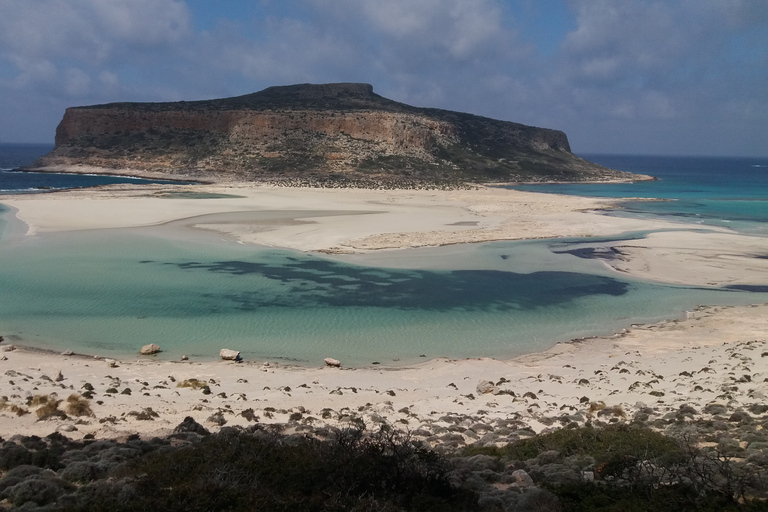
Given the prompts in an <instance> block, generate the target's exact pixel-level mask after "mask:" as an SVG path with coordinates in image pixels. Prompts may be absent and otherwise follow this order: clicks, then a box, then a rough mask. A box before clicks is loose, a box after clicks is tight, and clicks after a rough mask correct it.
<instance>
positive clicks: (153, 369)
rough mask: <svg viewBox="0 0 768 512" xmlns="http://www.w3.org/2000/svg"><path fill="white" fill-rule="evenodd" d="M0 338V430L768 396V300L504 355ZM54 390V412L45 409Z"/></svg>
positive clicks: (435, 438) (506, 419) (395, 420)
mask: <svg viewBox="0 0 768 512" xmlns="http://www.w3.org/2000/svg"><path fill="white" fill-rule="evenodd" d="M0 347H2V348H0V350H2V352H0V359H1V360H0V389H2V390H3V391H2V395H3V397H2V398H0V436H2V437H6V438H7V437H8V436H12V435H14V434H18V433H24V434H26V435H32V434H36V435H41V436H43V435H48V434H50V433H52V432H54V431H59V432H62V433H65V435H67V436H68V437H70V438H73V439H81V438H83V437H84V436H89V437H90V436H94V437H96V438H110V439H121V438H125V437H126V436H128V435H131V434H140V435H141V436H142V437H145V438H147V437H152V436H155V435H164V434H168V433H170V432H171V431H172V429H173V428H174V427H175V426H176V425H178V424H179V423H181V422H182V420H183V419H184V418H185V417H186V416H191V417H193V418H194V419H195V420H196V421H198V422H199V423H201V424H203V425H205V426H206V428H209V429H211V430H213V431H215V430H216V429H217V428H218V427H220V426H223V425H227V426H247V425H252V424H254V423H255V422H260V423H270V424H272V423H276V424H281V425H284V427H285V428H286V431H289V432H302V431H308V430H312V429H314V428H318V427H322V426H345V425H349V424H350V423H353V422H357V421H363V422H365V423H366V424H367V425H369V426H372V427H375V426H376V425H377V424H380V423H382V422H387V423H390V424H392V425H395V426H397V427H400V428H402V429H407V430H409V431H411V432H412V434H413V435H414V436H415V437H416V438H418V439H423V440H426V441H427V442H429V443H430V444H432V445H433V446H436V447H440V446H444V447H458V446H463V445H465V444H471V443H480V444H483V445H485V444H499V443H505V442H509V441H512V440H516V439H519V438H521V437H525V436H530V435H533V434H534V433H540V432H543V431H547V430H548V429H552V428H557V427H561V426H564V425H569V424H577V425H583V424H585V423H587V422H604V423H615V422H629V421H632V420H633V419H634V420H636V419H637V418H638V416H640V417H642V419H643V420H644V421H647V422H650V423H651V424H654V423H653V422H654V421H656V422H657V423H658V422H661V424H664V423H665V422H666V423H670V424H671V423H675V424H678V425H679V424H680V423H681V422H682V424H685V422H691V421H694V420H701V419H712V420H719V421H724V422H726V423H727V422H728V421H729V418H736V419H733V420H731V421H737V422H739V421H741V420H743V419H744V418H745V417H748V418H749V419H750V420H751V419H752V418H753V417H757V416H759V414H756V413H759V411H758V410H757V409H758V408H759V407H762V405H763V404H765V401H766V397H767V396H768V305H766V304H764V305H753V306H745V307H701V308H699V309H697V310H696V311H692V312H689V313H688V314H687V315H686V317H685V318H683V319H679V320H668V321H664V322H661V323H657V324H653V325H643V326H633V327H632V328H630V329H627V330H626V331H624V332H622V333H619V334H616V335H614V336H611V337H604V338H591V339H585V340H577V341H573V342H570V343H562V344H559V345H557V346H555V347H554V348H553V349H551V350H549V351H547V352H544V353H540V354H531V355H527V356H523V357H519V358H516V359H513V360H509V361H499V360H493V359H485V358H483V359H468V360H448V359H435V360H431V361H428V362H425V363H423V364H420V365H416V366H411V367H403V368H396V369H385V368H379V367H376V366H372V367H368V368H354V369H353V368H345V367H344V366H343V361H342V367H341V368H332V367H329V366H326V365H324V363H323V362H322V361H318V365H317V367H315V368H300V367H290V366H284V365H280V364H276V363H273V362H264V361H245V362H242V363H236V362H225V361H217V362H196V361H184V362H182V361H179V362H168V361H164V362H163V361H158V360H156V359H155V358H154V357H153V356H138V355H137V356H136V359H131V360H123V361H114V360H105V359H94V358H93V357H83V356H62V355H59V354H50V353H43V352H39V351H27V350H24V349H21V348H17V349H15V350H9V345H8V343H7V342H4V343H2V344H0ZM137 351H138V347H137ZM73 394H78V395H85V396H86V397H90V399H88V404H89V405H90V407H89V409H90V411H87V408H79V409H78V408H77V407H73V406H72V405H71V404H72V403H73V401H74V399H70V401H67V400H68V398H69V397H70V396H71V395H73ZM35 397H38V398H35ZM40 397H46V398H40ZM57 401H61V402H60V403H59V404H58V410H59V411H61V413H58V412H55V411H56V408H54V409H53V411H54V413H51V411H52V409H51V408H50V406H49V408H48V409H44V407H45V404H46V403H54V404H55V403H56V402H57ZM41 410H43V412H39V411H41ZM68 411H69V412H68ZM78 414H82V415H80V416H78ZM41 416H42V417H43V418H44V419H41V418H40V417H41Z"/></svg>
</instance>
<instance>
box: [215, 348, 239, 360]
mask: <svg viewBox="0 0 768 512" xmlns="http://www.w3.org/2000/svg"><path fill="white" fill-rule="evenodd" d="M219 357H221V358H222V359H224V360H225V361H240V352H239V351H237V350H230V349H228V348H223V349H221V350H220V351H219Z"/></svg>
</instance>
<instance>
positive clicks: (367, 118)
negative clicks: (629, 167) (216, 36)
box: [35, 84, 629, 185]
mask: <svg viewBox="0 0 768 512" xmlns="http://www.w3.org/2000/svg"><path fill="white" fill-rule="evenodd" d="M76 165H87V166H93V167H100V168H104V169H105V170H107V171H108V170H110V169H113V170H130V171H132V172H134V173H138V174H145V175H152V176H164V177H171V178H173V177H177V178H195V179H207V180H229V179H236V180H270V181H275V180H277V181H286V180H296V179H300V180H311V181H315V182H327V181H331V182H338V183H344V182H347V183H355V182H356V183H358V184H363V185H365V184H366V183H367V182H370V183H374V182H379V183H383V182H386V183H390V184H393V183H394V184H397V183H406V182H408V183H417V184H418V183H430V184H450V183H458V182H464V181H475V182H504V181H540V180H571V181H572V180H599V179H615V178H626V177H629V175H626V176H625V175H624V174H623V173H619V172H618V171H612V170H610V169H605V168H603V167H600V166H598V165H596V164H592V163H590V162H586V161H585V160H582V159H580V158H578V157H576V156H575V155H573V154H572V153H571V152H570V147H569V145H568V139H567V137H566V136H565V134H564V133H563V132H560V131H556V130H548V129H544V128H534V127H531V126H525V125H521V124H517V123H511V122H505V121H497V120H493V119H488V118H483V117H479V116H474V115H471V114H463V113H458V112H451V111H446V110H438V109H424V108H417V107H411V106H409V105H405V104H402V103H397V102H394V101H391V100H388V99H386V98H383V97H381V96H378V95H377V94H375V93H374V92H373V88H372V87H371V86H370V85H367V84H327V85H308V84H306V85H296V86H287V87H271V88H268V89H265V90H264V91H261V92H258V93H253V94H249V95H245V96H240V97H236V98H227V99H221V100H207V101H194V102H175V103H113V104H109V105H96V106H89V107H74V108H69V109H67V111H66V112H65V114H64V118H63V119H62V121H61V123H60V124H59V126H58V128H57V129H56V147H55V149H54V150H53V151H52V152H51V153H50V154H48V155H46V156H45V157H43V158H42V159H40V160H39V161H38V162H37V163H36V164H35V167H38V168H44V167H48V168H51V167H56V166H65V167H70V166H76ZM90 170H92V169H90ZM90 170H89V171H90Z"/></svg>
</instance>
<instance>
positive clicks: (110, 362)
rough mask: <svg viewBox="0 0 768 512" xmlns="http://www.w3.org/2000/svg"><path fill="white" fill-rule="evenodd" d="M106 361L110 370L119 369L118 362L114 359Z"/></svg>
mask: <svg viewBox="0 0 768 512" xmlns="http://www.w3.org/2000/svg"><path fill="white" fill-rule="evenodd" d="M104 361H105V362H106V363H107V366H109V367H110V368H117V366H118V365H117V361H115V360H114V359H105V360H104Z"/></svg>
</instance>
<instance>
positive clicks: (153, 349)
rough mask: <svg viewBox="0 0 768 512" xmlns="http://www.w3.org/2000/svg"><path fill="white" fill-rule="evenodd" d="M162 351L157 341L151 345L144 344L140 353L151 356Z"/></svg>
mask: <svg viewBox="0 0 768 512" xmlns="http://www.w3.org/2000/svg"><path fill="white" fill-rule="evenodd" d="M158 352H160V345H157V344H155V343H150V344H149V345H144V346H143V347H141V350H140V351H139V353H140V354H141V355H143V356H150V355H152V354H157V353H158Z"/></svg>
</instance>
